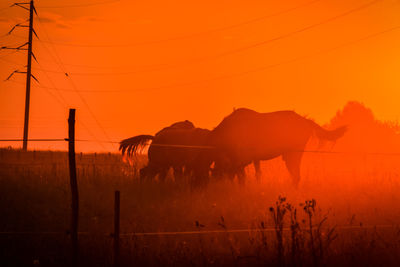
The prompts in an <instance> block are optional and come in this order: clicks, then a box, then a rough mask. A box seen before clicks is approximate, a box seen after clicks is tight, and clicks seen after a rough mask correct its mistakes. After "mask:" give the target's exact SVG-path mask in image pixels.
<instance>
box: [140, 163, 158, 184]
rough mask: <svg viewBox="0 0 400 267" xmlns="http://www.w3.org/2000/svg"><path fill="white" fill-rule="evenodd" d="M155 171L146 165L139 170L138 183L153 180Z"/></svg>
mask: <svg viewBox="0 0 400 267" xmlns="http://www.w3.org/2000/svg"><path fill="white" fill-rule="evenodd" d="M156 174H157V171H156V170H155V168H154V167H153V166H151V165H147V166H146V167H143V168H141V169H140V182H144V181H146V180H148V179H149V180H153V179H154V177H155V176H156Z"/></svg>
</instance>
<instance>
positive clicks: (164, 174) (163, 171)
mask: <svg viewBox="0 0 400 267" xmlns="http://www.w3.org/2000/svg"><path fill="white" fill-rule="evenodd" d="M168 170H169V168H160V169H159V170H158V179H159V180H160V182H165V178H166V177H167V174H168Z"/></svg>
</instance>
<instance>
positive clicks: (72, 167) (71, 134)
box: [68, 109, 79, 266]
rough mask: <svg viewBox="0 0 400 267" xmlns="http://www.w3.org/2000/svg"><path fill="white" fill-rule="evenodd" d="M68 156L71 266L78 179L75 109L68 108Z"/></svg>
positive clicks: (75, 248)
mask: <svg viewBox="0 0 400 267" xmlns="http://www.w3.org/2000/svg"><path fill="white" fill-rule="evenodd" d="M68 156H69V176H70V183H71V210H72V213H71V241H72V262H71V264H72V266H78V251H79V249H78V216H79V195H78V181H77V179H76V162H75V109H70V110H69V117H68Z"/></svg>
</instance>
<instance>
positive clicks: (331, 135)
mask: <svg viewBox="0 0 400 267" xmlns="http://www.w3.org/2000/svg"><path fill="white" fill-rule="evenodd" d="M310 121H311V120H310ZM311 122H312V127H313V129H314V132H315V134H316V135H317V137H318V138H319V139H322V140H328V141H335V140H337V139H339V138H340V137H342V136H343V135H344V133H345V132H346V131H347V126H342V127H339V128H336V129H334V130H326V129H324V128H322V127H321V126H319V125H318V124H317V123H315V122H314V121H311Z"/></svg>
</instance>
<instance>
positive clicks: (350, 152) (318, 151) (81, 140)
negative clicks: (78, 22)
mask: <svg viewBox="0 0 400 267" xmlns="http://www.w3.org/2000/svg"><path fill="white" fill-rule="evenodd" d="M22 141H24V139H22V138H21V139H18V138H15V139H11V138H10V139H0V142H22ZM26 141H28V142H68V141H69V139H68V138H42V139H40V138H37V139H26ZM74 141H75V142H95V143H99V142H100V143H109V144H117V145H119V144H120V141H106V140H90V139H76V140H74ZM148 146H158V147H173V148H196V149H214V148H216V147H214V146H201V145H182V144H153V143H151V144H148ZM286 153H314V154H353V155H377V156H379V155H381V156H400V152H380V151H333V150H290V151H286Z"/></svg>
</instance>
